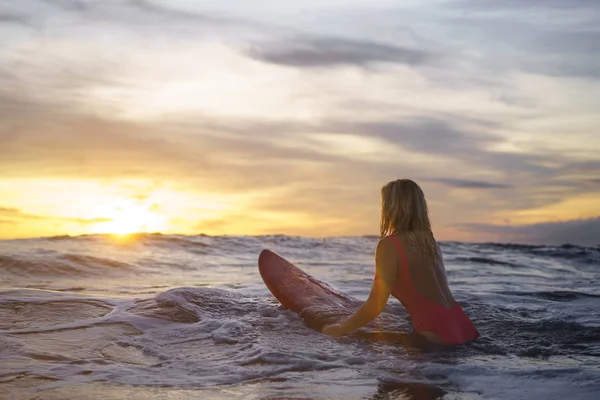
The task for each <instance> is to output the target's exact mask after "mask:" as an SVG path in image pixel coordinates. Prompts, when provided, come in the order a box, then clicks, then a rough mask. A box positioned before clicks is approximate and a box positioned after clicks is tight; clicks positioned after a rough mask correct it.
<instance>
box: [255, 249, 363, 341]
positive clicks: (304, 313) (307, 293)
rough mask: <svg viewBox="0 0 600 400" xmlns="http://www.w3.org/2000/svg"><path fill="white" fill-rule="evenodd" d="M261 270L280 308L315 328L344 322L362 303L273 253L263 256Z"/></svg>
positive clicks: (259, 258)
mask: <svg viewBox="0 0 600 400" xmlns="http://www.w3.org/2000/svg"><path fill="white" fill-rule="evenodd" d="M258 270H259V272H260V276H261V277H262V279H263V281H264V282H265V285H267V288H268V289H269V290H270V291H271V293H272V294H273V296H275V298H277V300H279V302H280V303H281V305H282V306H283V307H284V308H287V309H290V310H292V311H294V312H296V313H298V314H299V315H300V316H301V317H302V318H303V319H304V321H305V322H306V324H307V325H308V326H309V327H311V328H313V329H316V330H320V329H321V328H322V327H323V326H324V325H326V324H330V323H335V322H337V321H339V320H341V319H342V318H344V317H346V316H348V315H350V314H351V313H352V312H353V311H354V310H355V309H356V306H358V305H359V304H360V301H358V300H357V299H355V298H353V297H350V296H348V295H346V294H344V293H342V292H340V291H338V290H336V289H334V288H333V287H331V286H330V285H328V284H326V283H325V282H322V281H320V280H318V279H316V278H314V277H312V276H311V275H309V274H307V273H306V272H304V271H302V270H301V269H300V268H298V267H296V266H295V265H294V264H292V263H291V262H289V261H287V260H286V259H284V258H283V257H280V256H279V255H277V254H275V253H273V252H272V251H270V250H263V251H262V252H261V253H260V255H259V257H258Z"/></svg>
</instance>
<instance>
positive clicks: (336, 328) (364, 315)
mask: <svg viewBox="0 0 600 400" xmlns="http://www.w3.org/2000/svg"><path fill="white" fill-rule="evenodd" d="M396 260H397V258H396V248H395V246H394V243H393V242H392V241H391V240H390V239H388V238H384V239H382V240H380V241H379V243H378V244H377V250H376V252H375V278H374V279H373V286H372V287H371V293H370V294H369V298H368V299H367V300H366V301H365V302H364V303H363V304H362V305H361V306H360V308H359V309H358V310H356V311H355V312H354V314H352V315H351V316H349V317H348V318H346V319H345V320H343V321H342V322H340V323H338V324H334V325H327V326H325V327H323V329H322V332H323V333H325V334H328V335H331V336H343V335H345V334H348V333H350V332H352V331H355V330H356V329H358V328H360V327H362V326H364V325H366V324H368V323H369V322H371V321H372V320H373V319H374V318H375V317H377V316H378V315H379V314H380V313H381V311H383V309H384V307H385V305H386V304H387V301H388V298H389V297H390V293H391V291H392V287H393V286H394V283H395V282H396V278H397V277H398V265H397V262H396Z"/></svg>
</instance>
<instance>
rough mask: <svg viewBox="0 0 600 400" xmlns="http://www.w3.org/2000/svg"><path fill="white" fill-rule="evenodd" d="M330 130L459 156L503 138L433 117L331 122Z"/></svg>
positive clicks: (328, 129) (415, 149) (433, 152)
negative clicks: (400, 120) (365, 121)
mask: <svg viewBox="0 0 600 400" xmlns="http://www.w3.org/2000/svg"><path fill="white" fill-rule="evenodd" d="M325 129H326V131H327V132H340V133H356V134H362V135H365V136H370V137H372V136H377V137H379V138H382V139H385V140H387V141H389V142H390V143H393V144H395V145H398V146H401V147H404V148H406V149H408V150H413V151H416V152H422V153H427V154H437V155H449V156H457V155H461V154H465V153H469V152H473V151H477V150H479V149H481V148H482V147H484V146H486V145H488V144H491V143H497V142H499V141H501V138H500V137H497V136H495V135H492V134H487V133H485V132H482V131H477V132H472V131H469V130H467V129H461V128H458V127H457V126H455V125H454V124H453V123H452V122H449V121H446V120H444V119H438V118H434V117H420V118H413V119H408V120H405V121H402V122H396V121H389V122H388V121H381V122H369V123H363V122H358V123H346V122H344V123H332V124H330V125H327V126H326V127H325Z"/></svg>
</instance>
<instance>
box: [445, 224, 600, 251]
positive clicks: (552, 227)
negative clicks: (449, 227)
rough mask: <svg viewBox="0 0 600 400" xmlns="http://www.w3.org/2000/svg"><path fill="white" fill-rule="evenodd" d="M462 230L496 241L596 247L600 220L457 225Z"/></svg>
mask: <svg viewBox="0 0 600 400" xmlns="http://www.w3.org/2000/svg"><path fill="white" fill-rule="evenodd" d="M454 226H456V227H458V228H459V229H461V230H463V231H467V232H470V233H477V234H488V235H492V236H496V237H497V238H498V240H501V241H510V242H515V243H527V244H546V245H561V244H576V245H582V246H596V245H600V217H595V218H589V219H575V220H569V221H559V222H546V223H539V224H531V225H521V226H511V225H492V224H477V223H475V224H458V225H454Z"/></svg>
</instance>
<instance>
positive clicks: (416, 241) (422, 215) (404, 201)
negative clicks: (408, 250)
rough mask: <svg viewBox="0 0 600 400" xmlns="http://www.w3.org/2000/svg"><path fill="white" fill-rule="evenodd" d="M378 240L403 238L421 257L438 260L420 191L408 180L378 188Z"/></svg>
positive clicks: (423, 199)
mask: <svg viewBox="0 0 600 400" xmlns="http://www.w3.org/2000/svg"><path fill="white" fill-rule="evenodd" d="M380 233H381V238H384V237H386V236H390V235H402V236H403V237H405V238H406V240H407V241H408V244H409V245H411V247H412V248H413V249H414V250H416V252H417V253H418V254H420V255H423V256H425V257H427V258H433V259H435V258H438V257H439V253H438V247H437V243H436V241H435V238H434V237H433V232H432V231H431V223H430V222H429V210H428V208H427V202H426V201H425V195H424V194H423V191H422V190H421V188H420V187H419V185H417V184H416V183H415V182H414V181H412V180H410V179H398V180H395V181H391V182H389V183H388V184H386V185H385V186H383V187H382V188H381V223H380Z"/></svg>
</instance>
